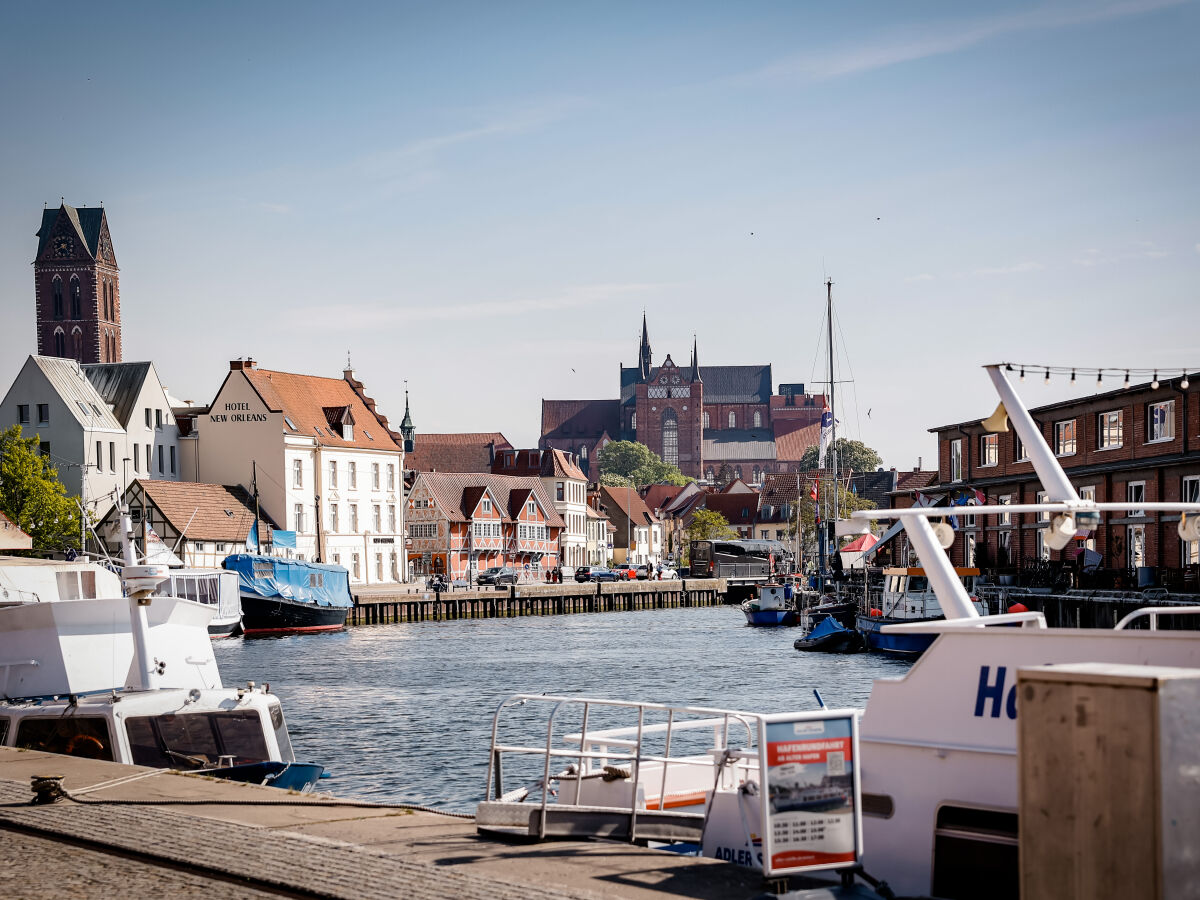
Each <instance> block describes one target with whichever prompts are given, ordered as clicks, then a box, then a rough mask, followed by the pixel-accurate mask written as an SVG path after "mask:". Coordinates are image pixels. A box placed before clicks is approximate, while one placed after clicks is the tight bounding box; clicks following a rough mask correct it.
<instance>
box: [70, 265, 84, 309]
mask: <svg viewBox="0 0 1200 900" xmlns="http://www.w3.org/2000/svg"><path fill="white" fill-rule="evenodd" d="M71 318H72V319H80V318H82V315H81V314H80V312H79V279H78V278H76V277H75V276H74V275H72V276H71Z"/></svg>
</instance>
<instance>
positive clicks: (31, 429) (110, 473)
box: [0, 356, 179, 520]
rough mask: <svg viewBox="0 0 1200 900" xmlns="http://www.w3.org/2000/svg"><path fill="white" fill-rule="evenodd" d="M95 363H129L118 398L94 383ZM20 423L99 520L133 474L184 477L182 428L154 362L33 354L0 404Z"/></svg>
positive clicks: (2, 421)
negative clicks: (85, 361) (91, 361)
mask: <svg viewBox="0 0 1200 900" xmlns="http://www.w3.org/2000/svg"><path fill="white" fill-rule="evenodd" d="M89 369H108V370H114V369H123V370H125V371H126V373H127V374H130V375H132V376H133V377H130V378H128V379H127V381H126V384H125V385H124V387H123V393H122V395H121V396H120V397H117V398H115V399H116V400H117V402H116V403H112V402H110V401H109V400H106V399H105V397H104V396H102V395H101V393H100V392H99V391H98V390H97V389H96V386H95V385H93V384H92V381H91V380H90V378H89V373H88V370H89ZM147 410H148V411H149V416H150V421H151V423H152V425H151V427H149V428H147V427H146V426H145V424H144V422H145V415H146V411H147ZM118 411H120V412H122V413H123V414H124V415H125V421H121V420H120V419H118V417H117V414H116V413H117V412H118ZM17 424H19V425H21V431H22V434H23V435H24V436H25V437H33V436H36V437H37V439H38V441H39V443H40V444H41V446H42V449H43V452H44V453H47V454H48V456H49V458H50V461H51V463H52V464H53V465H54V467H55V468H56V469H57V470H58V477H59V480H60V481H61V482H62V483H63V485H64V486H65V487H66V489H67V493H68V494H69V495H73V496H79V497H81V499H82V501H83V503H84V505H85V507H86V508H87V510H88V512H90V513H91V514H92V515H93V516H94V517H95V518H96V520H99V519H101V518H103V517H104V515H105V514H106V513H107V512H108V511H109V510H110V509H112V507H113V505H114V503H115V502H116V498H117V497H118V496H120V495H121V494H123V493H124V491H125V489H126V488H127V487H128V486H129V483H130V482H131V481H132V480H133V479H134V478H154V479H168V480H177V479H178V478H179V457H178V454H179V450H178V429H177V428H176V426H175V421H174V418H173V417H172V416H171V408H170V405H169V403H168V401H167V396H166V392H165V391H164V390H163V387H162V383H161V382H160V381H159V379H158V374H157V373H156V372H155V370H154V366H153V365H152V364H149V363H114V364H109V365H107V366H104V365H100V366H80V365H79V364H78V363H77V362H76V361H75V360H73V359H60V358H58V357H50V356H31V357H29V358H28V359H27V360H26V361H25V365H24V366H22V367H21V371H20V373H18V375H17V377H16V379H15V380H14V381H13V383H12V386H11V387H10V388H9V390H8V394H7V395H6V396H5V398H4V400H3V401H2V402H0V426H3V427H4V428H8V427H10V426H12V425H17ZM147 453H149V454H150V465H149V467H148V466H147V458H146V454H147ZM160 461H161V471H160V470H159V465H160Z"/></svg>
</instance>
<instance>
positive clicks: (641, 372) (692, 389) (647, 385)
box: [631, 316, 704, 478]
mask: <svg viewBox="0 0 1200 900" xmlns="http://www.w3.org/2000/svg"><path fill="white" fill-rule="evenodd" d="M638 363H639V367H638V379H637V383H636V384H635V385H633V392H632V393H633V403H632V406H633V410H634V415H633V417H632V419H631V424H632V426H633V431H634V435H635V437H634V439H635V440H637V441H640V442H641V443H643V444H645V445H646V446H647V447H649V448H650V449H651V450H653V451H654V452H655V453H657V454H658V455H659V456H661V457H662V458H663V461H664V462H668V463H671V464H672V465H675V466H678V467H679V469H680V471H681V472H683V474H684V475H690V476H691V477H693V478H701V477H703V470H704V452H703V451H704V381H703V379H701V377H700V365H699V360H698V359H697V354H696V344H695V342H694V341H693V343H692V362H691V365H689V366H688V367H687V368H685V369H681V368H679V367H678V366H676V365H675V362H674V360H672V359H671V357H670V355H669V354H668V356H667V358H666V359H665V360H663V364H662V365H661V366H659V367H658V368H654V367H653V365H652V358H651V355H650V338H649V335H648V333H647V330H646V319H645V316H643V317H642V341H641V344H640V345H639V347H638Z"/></svg>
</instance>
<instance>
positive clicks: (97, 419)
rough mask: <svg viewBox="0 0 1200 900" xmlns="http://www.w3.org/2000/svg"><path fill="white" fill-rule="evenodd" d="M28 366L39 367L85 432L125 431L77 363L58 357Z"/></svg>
mask: <svg viewBox="0 0 1200 900" xmlns="http://www.w3.org/2000/svg"><path fill="white" fill-rule="evenodd" d="M25 365H26V366H29V365H34V366H37V368H38V369H39V370H40V371H41V373H42V375H43V376H44V377H45V379H46V381H47V382H49V384H50V387H51V388H52V389H53V390H54V391H55V393H57V394H58V396H59V397H61V398H62V401H63V403H64V404H65V405H66V407H67V410H68V411H69V412H70V413H71V415H72V416H74V417H75V421H77V422H78V423H79V424H80V425H82V426H83V427H84V428H98V429H101V430H105V431H124V430H125V429H124V427H123V426H122V425H121V423H120V422H118V421H117V419H116V417H115V416H114V415H113V413H112V410H111V409H109V408H108V401H106V400H105V399H104V398H103V397H102V396H101V395H100V393H99V392H98V391H97V390H96V388H95V386H94V385H93V384H92V382H91V381H90V380H88V377H87V375H85V374H84V372H83V369H82V368H81V367H80V365H79V363H77V362H75V360H73V359H60V358H59V357H57V356H31V357H29V360H27V361H26V363H25ZM22 371H23V370H22ZM85 449H86V448H85Z"/></svg>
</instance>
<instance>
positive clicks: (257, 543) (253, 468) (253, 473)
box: [250, 460, 320, 556]
mask: <svg viewBox="0 0 1200 900" xmlns="http://www.w3.org/2000/svg"><path fill="white" fill-rule="evenodd" d="M250 484H251V485H252V486H253V487H254V552H255V554H256V555H258V556H262V535H261V534H259V531H258V529H259V528H260V526H259V524H258V461H257V460H251V461H250ZM319 512H320V510H318V513H319Z"/></svg>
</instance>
